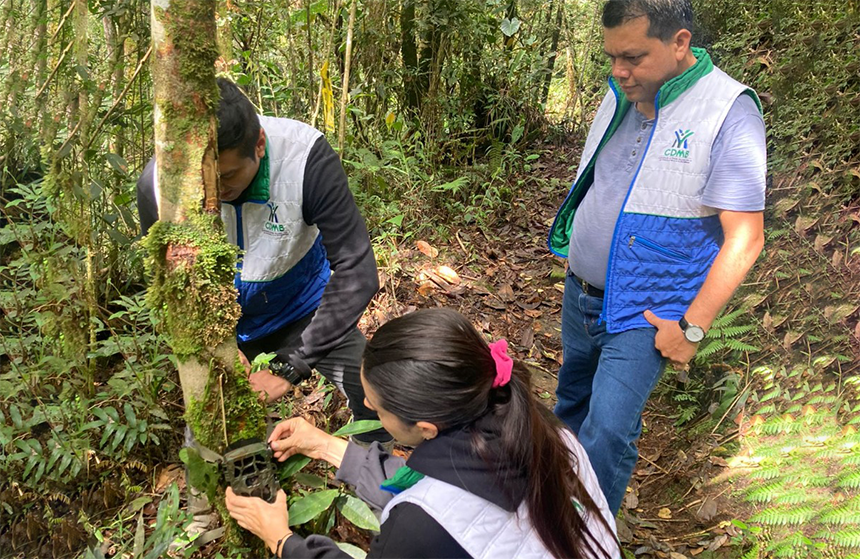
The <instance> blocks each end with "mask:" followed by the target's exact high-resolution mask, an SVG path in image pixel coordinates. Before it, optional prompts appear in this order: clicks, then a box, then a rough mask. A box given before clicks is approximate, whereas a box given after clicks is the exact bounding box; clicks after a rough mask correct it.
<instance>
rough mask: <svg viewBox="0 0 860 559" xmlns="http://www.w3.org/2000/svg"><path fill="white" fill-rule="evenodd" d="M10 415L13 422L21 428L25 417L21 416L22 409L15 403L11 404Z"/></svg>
mask: <svg viewBox="0 0 860 559" xmlns="http://www.w3.org/2000/svg"><path fill="white" fill-rule="evenodd" d="M9 417H11V418H12V424H13V425H14V426H15V427H17V428H18V429H20V428H21V426H22V425H23V419H22V418H21V410H19V409H18V406H16V405H15V404H12V405H11V406H9Z"/></svg>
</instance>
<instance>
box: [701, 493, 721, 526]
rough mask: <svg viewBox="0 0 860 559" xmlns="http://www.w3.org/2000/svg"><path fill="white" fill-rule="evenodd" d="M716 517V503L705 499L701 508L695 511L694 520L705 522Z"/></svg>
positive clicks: (710, 499)
mask: <svg viewBox="0 0 860 559" xmlns="http://www.w3.org/2000/svg"><path fill="white" fill-rule="evenodd" d="M716 515H717V502H716V501H715V500H714V499H712V498H710V497H705V500H704V502H703V503H702V506H700V507H699V510H697V511H696V518H698V519H699V520H702V521H704V522H707V521H708V520H710V519H712V518H713V517H715V516H716Z"/></svg>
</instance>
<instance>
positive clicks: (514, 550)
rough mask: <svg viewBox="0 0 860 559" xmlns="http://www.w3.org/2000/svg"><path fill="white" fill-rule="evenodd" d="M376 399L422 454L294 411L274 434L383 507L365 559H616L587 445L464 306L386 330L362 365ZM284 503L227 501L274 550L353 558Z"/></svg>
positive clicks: (283, 453)
mask: <svg viewBox="0 0 860 559" xmlns="http://www.w3.org/2000/svg"><path fill="white" fill-rule="evenodd" d="M361 381H362V384H363V386H364V390H365V395H366V398H367V401H366V404H367V406H368V407H369V408H371V409H374V410H376V412H377V413H378V414H379V418H380V420H381V421H382V425H383V427H385V429H386V430H387V431H388V432H389V433H391V434H392V435H394V437H395V438H396V439H397V440H398V441H399V442H401V443H402V444H405V445H408V446H413V447H415V450H414V451H413V453H412V455H411V457H410V458H409V459H408V460H407V461H405V462H404V460H403V459H402V458H398V457H394V456H390V455H388V454H385V453H384V452H383V451H382V449H381V448H380V447H379V445H378V444H374V445H373V446H371V447H370V448H369V449H365V448H363V447H361V446H358V445H355V444H353V443H348V442H347V441H345V440H343V439H338V438H336V437H332V436H331V435H327V434H326V433H324V432H322V431H320V430H319V429H316V428H315V427H313V426H311V425H310V424H309V423H307V422H306V421H305V420H303V419H300V418H293V419H289V420H287V421H284V422H282V423H280V424H278V425H277V426H276V428H275V430H274V431H273V433H272V435H271V437H270V438H269V441H270V443H271V446H272V448H273V449H274V451H275V456H276V457H277V458H278V459H279V460H285V459H286V458H287V457H289V456H291V455H293V454H296V453H301V454H305V455H307V456H310V457H312V458H319V459H323V460H326V461H328V462H330V463H331V464H333V465H335V466H336V467H338V468H339V470H338V472H337V478H338V479H339V480H341V481H344V482H347V483H349V484H351V485H353V486H355V488H356V494H357V495H358V496H359V497H361V498H362V499H364V500H365V501H366V502H367V503H368V504H370V505H371V506H372V507H375V508H377V509H378V510H381V511H382V512H381V520H382V525H381V532H380V534H379V535H378V536H377V537H376V538H375V539H374V540H373V542H372V543H371V546H370V552H369V554H368V557H398V558H400V557H427V558H430V557H434V558H442V557H472V558H478V557H481V558H488V559H489V558H509V557H529V558H531V557H534V558H538V557H540V558H543V557H546V558H550V557H556V558H568V557H575V558H583V559H616V558H619V557H621V551H620V548H619V546H618V543H617V540H616V537H615V521H614V519H613V517H612V515H611V514H610V512H609V509H608V507H607V504H606V500H605V498H604V497H603V494H602V493H601V491H600V488H599V486H598V484H597V478H596V477H595V475H594V471H593V470H592V468H591V465H590V464H589V462H588V458H587V456H586V454H585V451H584V450H583V449H582V447H581V446H580V445H579V443H578V442H577V441H576V438H575V437H574V436H573V434H572V433H571V432H570V431H568V430H566V429H565V428H564V427H563V426H562V425H561V424H560V423H559V422H558V420H556V419H555V417H554V416H553V415H552V413H550V412H549V410H547V409H545V408H544V407H543V406H541V405H540V404H539V403H538V402H537V400H536V399H535V398H534V397H533V396H532V393H531V384H530V378H529V371H528V369H526V368H525V366H523V365H522V364H520V363H517V362H515V361H513V360H512V359H511V358H510V357H509V356H508V354H507V343H506V342H505V341H504V340H500V341H498V342H494V343H491V344H487V343H486V342H485V341H484V340H483V338H482V337H481V335H480V334H479V333H478V332H477V331H476V330H475V329H474V328H473V327H472V325H471V324H470V323H469V322H468V320H466V318H465V317H463V316H462V315H461V314H459V313H457V312H455V311H451V310H447V309H427V310H421V311H417V312H414V313H412V314H408V315H406V316H402V317H400V318H397V319H394V320H392V321H390V322H388V323H387V324H385V325H383V326H382V327H380V328H379V330H378V331H377V332H376V334H375V335H374V336H373V338H372V339H371V340H370V342H368V344H367V348H366V349H365V352H364V361H363V368H362V374H361ZM285 503H286V496H285V495H283V493H281V494H279V497H278V500H277V501H276V502H275V503H274V504H268V503H266V502H265V501H263V500H262V499H258V498H256V497H239V496H236V495H234V494H233V493H232V491H230V490H229V489H228V492H227V508H228V509H229V510H230V513H231V514H232V515H233V517H234V518H236V520H237V521H238V522H239V524H240V525H241V526H242V527H244V528H247V529H249V530H251V531H252V532H254V533H255V534H256V535H257V536H259V537H261V538H262V539H263V540H264V541H265V542H266V543H267V545H268V546H269V548H270V549H271V550H272V552H273V553H275V555H276V556H278V557H282V558H287V557H297V558H298V557H319V558H329V557H331V558H334V557H338V558H347V557H349V556H348V555H347V554H346V553H344V552H343V551H341V550H340V549H339V548H338V547H337V545H336V544H335V543H334V542H333V541H332V540H330V539H328V538H326V537H323V536H310V537H308V538H302V537H300V536H298V535H295V534H293V533H292V532H291V531H290V529H289V520H288V518H287V513H286V507H285Z"/></svg>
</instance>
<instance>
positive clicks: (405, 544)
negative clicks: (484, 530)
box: [281, 503, 471, 559]
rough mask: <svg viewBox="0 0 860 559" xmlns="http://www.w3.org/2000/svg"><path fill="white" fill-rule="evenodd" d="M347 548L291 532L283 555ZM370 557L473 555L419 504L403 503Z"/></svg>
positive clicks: (339, 558) (335, 556) (309, 557)
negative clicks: (291, 534) (292, 534)
mask: <svg viewBox="0 0 860 559" xmlns="http://www.w3.org/2000/svg"><path fill="white" fill-rule="evenodd" d="M347 557H349V555H347V554H346V552H344V551H341V549H340V548H339V547H338V546H337V544H336V543H334V541H333V540H331V539H330V538H327V537H325V536H309V537H307V538H303V537H301V536H290V538H289V539H288V540H287V541H286V542H285V543H284V546H283V549H282V550H281V558H282V559H288V558H296V559H298V558H301V559H345V558H347ZM367 558H368V559H372V558H379V559H383V558H384V559H410V558H416V559H455V558H456V559H470V558H471V555H469V554H468V553H466V550H465V549H463V548H462V547H461V546H460V544H458V543H457V541H456V540H455V539H454V538H452V537H451V535H450V534H449V533H448V532H447V531H445V529H444V528H442V526H440V525H439V523H438V522H436V521H435V520H434V519H433V517H431V516H430V515H429V514H427V513H426V512H424V510H423V509H422V508H421V507H419V506H418V505H413V504H411V503H401V504H399V505H397V506H395V507H394V508H392V509H391V511H390V514H389V515H388V518H387V519H386V521H385V522H384V523H383V524H382V526H381V531H380V533H379V535H378V536H376V537H375V538H374V539H373V541H372V542H370V551H369V552H368V554H367Z"/></svg>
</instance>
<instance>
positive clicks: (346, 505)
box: [337, 495, 379, 532]
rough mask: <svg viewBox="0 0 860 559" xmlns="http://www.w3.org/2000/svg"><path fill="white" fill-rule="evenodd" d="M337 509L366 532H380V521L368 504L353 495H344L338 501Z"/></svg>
mask: <svg viewBox="0 0 860 559" xmlns="http://www.w3.org/2000/svg"><path fill="white" fill-rule="evenodd" d="M337 508H338V510H340V512H341V514H342V515H343V516H344V517H345V518H346V519H347V520H349V521H350V522H352V523H353V524H355V525H356V526H358V527H359V528H364V529H365V530H373V531H374V532H378V531H379V519H377V518H376V515H374V514H373V511H372V510H370V507H369V506H367V503H365V502H364V501H362V500H361V499H359V498H357V497H353V496H352V495H344V496H343V497H341V498H340V499H338V501H337Z"/></svg>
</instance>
